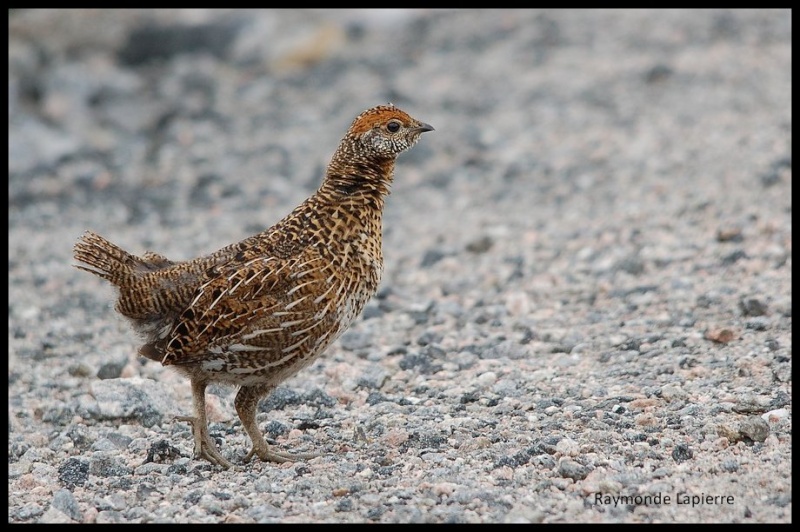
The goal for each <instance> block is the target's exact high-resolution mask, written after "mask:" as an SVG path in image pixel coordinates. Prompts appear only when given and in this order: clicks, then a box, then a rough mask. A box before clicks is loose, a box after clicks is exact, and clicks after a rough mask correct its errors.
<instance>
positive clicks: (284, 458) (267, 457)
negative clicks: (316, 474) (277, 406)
mask: <svg viewBox="0 0 800 532" xmlns="http://www.w3.org/2000/svg"><path fill="white" fill-rule="evenodd" d="M273 389H275V386H274V385H256V386H242V387H241V389H239V393H237V394H236V400H235V401H234V405H235V406H236V413H237V414H239V419H241V420H242V426H243V427H244V430H246V431H247V434H248V435H249V436H250V439H251V440H252V442H253V449H252V450H251V451H250V452H249V453H247V456H246V457H245V461H249V460H250V459H251V458H252V457H253V456H254V455H255V456H258V457H259V458H260V459H261V460H263V461H265V462H277V463H283V462H293V461H295V460H308V459H311V458H315V457H317V456H319V455H318V454H315V453H304V454H292V453H281V452H278V451H271V450H270V448H269V444H267V441H266V440H265V439H264V436H263V435H262V434H261V431H260V430H258V424H257V423H256V410H257V408H258V401H259V400H260V399H261V398H262V397H264V396H265V395H267V394H268V393H269V392H271V391H272V390H273Z"/></svg>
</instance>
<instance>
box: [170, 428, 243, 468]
mask: <svg viewBox="0 0 800 532" xmlns="http://www.w3.org/2000/svg"><path fill="white" fill-rule="evenodd" d="M175 419H176V420H177V421H185V422H187V423H189V424H191V425H192V433H193V434H194V456H195V458H202V459H204V460H208V461H209V462H211V463H212V464H214V465H218V466H221V467H223V468H225V469H229V468H231V467H233V464H232V463H231V462H229V461H228V460H226V459H225V458H223V456H222V455H221V454H220V453H219V450H218V449H217V446H216V445H214V442H213V441H211V437H210V436H209V435H208V427H207V426H206V424H205V423H201V422H199V420H198V419H197V418H196V417H191V416H178V417H176V418H175Z"/></svg>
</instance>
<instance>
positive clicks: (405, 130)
mask: <svg viewBox="0 0 800 532" xmlns="http://www.w3.org/2000/svg"><path fill="white" fill-rule="evenodd" d="M432 130H433V128H432V127H431V126H429V125H428V124H426V123H424V122H420V121H418V120H416V119H414V118H412V117H411V116H409V115H408V114H407V113H405V112H404V111H401V110H400V109H398V108H397V107H395V106H393V105H391V104H389V105H381V106H377V107H374V108H372V109H368V110H366V111H364V112H363V113H361V114H360V115H359V116H358V117H357V118H356V119H355V120H354V121H353V123H352V125H351V126H350V128H349V130H348V131H347V133H346V134H345V136H344V138H343V139H342V141H341V143H340V145H339V147H338V149H337V150H336V152H335V153H334V155H333V157H332V159H331V162H330V164H329V165H328V168H327V171H326V173H325V177H324V179H323V182H322V185H321V186H320V188H319V189H318V190H317V191H316V193H315V194H313V195H312V196H311V197H309V198H308V199H307V200H305V201H304V202H303V203H302V204H300V205H299V206H298V207H297V208H295V209H294V210H293V211H292V212H291V213H290V214H289V215H288V216H286V217H285V218H284V219H282V220H281V221H280V222H278V223H277V224H275V225H274V226H273V227H271V228H269V229H267V230H266V231H264V232H262V233H259V234H257V235H254V236H251V237H249V238H247V239H245V240H243V241H241V242H239V243H237V244H232V245H230V246H227V247H225V248H222V249H220V250H219V251H217V252H215V253H212V254H210V255H206V256H204V257H200V258H197V259H194V260H189V261H177V262H176V261H171V260H169V259H167V258H166V257H164V256H162V255H159V254H156V253H152V252H147V253H145V254H144V255H142V256H141V257H139V256H135V255H132V254H130V253H128V252H127V251H125V250H123V249H122V248H120V247H118V246H116V245H114V244H112V243H111V242H109V241H108V240H106V239H104V238H103V237H101V236H99V235H97V234H95V233H93V232H86V233H85V234H84V235H83V236H81V238H80V239H79V240H78V241H77V243H76V244H75V249H74V257H75V259H76V260H77V261H79V262H81V263H83V265H76V267H77V268H80V269H82V270H85V271H88V272H90V273H93V274H95V275H98V276H99V277H102V278H103V279H106V280H107V281H109V282H111V283H112V284H113V285H115V286H116V287H117V288H118V290H119V297H118V299H117V303H116V307H115V308H116V310H117V311H118V312H119V313H120V314H122V315H123V316H125V317H127V318H128V319H129V320H130V321H131V322H132V323H133V325H134V328H135V329H136V330H137V331H138V332H139V333H140V334H141V335H142V336H143V338H144V340H145V344H144V345H143V346H142V347H141V348H140V349H139V353H140V354H141V355H142V356H144V357H146V358H149V359H151V360H155V361H158V362H161V363H162V364H164V365H166V366H175V367H176V368H177V369H179V370H180V371H182V372H183V373H184V374H185V375H187V376H188V377H189V379H190V380H191V384H192V394H193V402H194V416H193V417H184V418H179V419H181V420H184V421H188V422H190V423H191V424H192V427H193V434H194V444H195V454H196V455H197V456H198V457H202V458H205V459H206V460H209V461H210V462H212V463H214V464H219V465H221V466H223V467H229V466H230V465H231V463H230V461H228V460H227V459H226V458H224V457H223V456H222V455H221V454H220V452H219V450H218V449H217V448H216V446H215V445H214V443H213V442H212V441H211V439H210V437H209V434H208V426H207V421H206V412H205V389H206V386H207V385H208V384H209V383H211V382H222V383H228V384H233V385H238V386H240V389H239V391H238V393H237V395H236V399H235V402H234V405H235V408H236V412H237V414H238V415H239V418H240V419H241V421H242V425H243V426H244V429H245V431H246V432H247V434H248V435H249V436H250V439H251V440H252V442H253V449H252V450H251V451H250V453H249V454H248V455H247V457H246V460H247V459H250V458H251V457H252V456H253V455H256V456H258V457H259V458H260V459H262V460H265V461H274V462H284V461H287V460H293V459H297V458H308V457H310V456H313V455H293V454H286V453H281V452H277V451H272V450H270V448H269V445H268V444H267V442H266V441H265V440H264V437H263V436H262V435H261V432H260V431H259V429H258V425H257V424H256V416H255V414H256V409H257V406H258V402H259V400H260V399H261V398H262V397H264V396H265V395H267V394H268V393H269V392H270V391H272V390H273V389H274V388H275V386H277V384H279V383H280V382H281V381H283V380H284V379H286V378H288V377H290V376H292V375H294V374H295V373H297V372H298V371H300V370H301V369H303V368H304V367H306V366H307V365H309V364H310V363H311V362H313V361H314V359H315V358H316V357H317V356H318V355H320V354H321V353H322V352H323V351H324V350H325V349H326V348H327V347H328V346H329V345H330V344H331V343H332V342H333V341H334V340H336V338H338V336H339V335H340V334H341V333H343V332H344V331H345V330H346V329H347V328H348V327H349V326H350V324H351V323H352V321H353V320H354V319H355V318H356V317H357V316H358V315H359V314H360V313H361V310H362V309H363V308H364V305H365V304H366V302H367V300H369V298H370V297H372V296H373V295H374V294H375V291H376V290H377V287H378V283H379V282H380V278H381V273H382V270H383V255H382V250H381V240H382V215H383V206H384V198H385V196H386V195H387V194H388V193H389V186H390V185H391V183H392V179H393V176H394V167H395V161H396V159H397V156H398V155H399V154H400V153H402V152H404V151H406V150H408V149H409V148H411V147H412V146H413V145H414V144H415V143H416V142H417V140H418V139H419V136H420V135H421V134H422V133H424V132H426V131H432Z"/></svg>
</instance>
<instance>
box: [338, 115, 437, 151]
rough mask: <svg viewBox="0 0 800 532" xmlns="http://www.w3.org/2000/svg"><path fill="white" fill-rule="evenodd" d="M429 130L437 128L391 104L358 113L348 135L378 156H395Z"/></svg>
mask: <svg viewBox="0 0 800 532" xmlns="http://www.w3.org/2000/svg"><path fill="white" fill-rule="evenodd" d="M426 131H433V127H432V126H430V125H429V124H426V123H425V122H420V121H419V120H417V119H415V118H412V117H411V116H409V114H408V113H406V112H405V111H401V110H400V109H398V108H397V107H395V106H394V105H392V104H389V105H379V106H377V107H373V108H371V109H367V110H366V111H364V112H363V113H361V114H360V115H358V116H357V117H356V119H355V120H354V121H353V124H352V125H351V126H350V129H349V130H348V136H350V137H351V138H352V139H353V140H355V141H356V142H358V144H359V145H360V147H361V148H362V149H365V150H368V151H369V152H371V153H372V154H374V155H377V156H379V157H392V158H394V157H396V156H397V155H398V154H400V153H402V152H404V151H406V150H407V149H409V148H411V147H412V146H413V145H414V144H416V143H417V141H418V140H419V136H420V135H421V134H422V133H425V132H426Z"/></svg>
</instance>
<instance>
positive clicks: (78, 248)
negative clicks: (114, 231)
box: [73, 231, 140, 286]
mask: <svg viewBox="0 0 800 532" xmlns="http://www.w3.org/2000/svg"><path fill="white" fill-rule="evenodd" d="M73 256H74V257H75V260H77V261H78V262H82V263H83V264H85V265H86V266H82V265H79V264H76V265H75V267H76V268H78V269H81V270H84V271H87V272H89V273H93V274H95V275H97V276H99V277H102V278H103V279H106V280H107V281H110V282H111V283H113V284H114V285H116V286H122V285H124V284H126V283H127V282H129V281H131V280H132V278H133V277H135V276H136V271H137V265H138V264H139V262H140V259H139V257H137V256H135V255H132V254H130V253H128V252H127V251H125V250H124V249H122V248H121V247H119V246H117V245H115V244H112V243H111V242H109V241H108V240H106V239H105V238H103V237H102V236H100V235H98V234H97V233H93V232H92V231H86V232H85V233H84V234H83V235H81V237H80V238H79V239H78V241H77V242H76V243H75V247H74V248H73Z"/></svg>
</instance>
